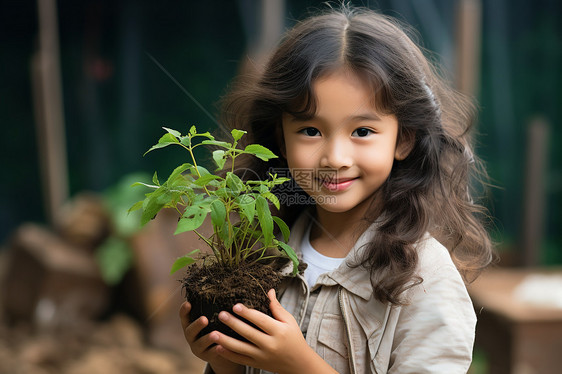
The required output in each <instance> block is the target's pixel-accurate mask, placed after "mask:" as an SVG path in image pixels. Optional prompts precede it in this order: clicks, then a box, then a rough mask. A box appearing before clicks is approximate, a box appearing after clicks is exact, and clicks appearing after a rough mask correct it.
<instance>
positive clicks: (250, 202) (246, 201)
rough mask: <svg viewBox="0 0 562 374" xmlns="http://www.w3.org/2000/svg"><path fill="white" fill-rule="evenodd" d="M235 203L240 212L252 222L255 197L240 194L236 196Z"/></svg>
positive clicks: (254, 213)
mask: <svg viewBox="0 0 562 374" xmlns="http://www.w3.org/2000/svg"><path fill="white" fill-rule="evenodd" d="M235 201H236V203H237V204H238V206H239V207H240V210H241V211H242V214H243V215H244V216H245V217H246V218H247V219H248V222H250V223H252V222H253V220H254V216H255V215H256V198H255V197H254V196H252V195H249V194H246V195H240V196H238V197H237V198H236V200H235Z"/></svg>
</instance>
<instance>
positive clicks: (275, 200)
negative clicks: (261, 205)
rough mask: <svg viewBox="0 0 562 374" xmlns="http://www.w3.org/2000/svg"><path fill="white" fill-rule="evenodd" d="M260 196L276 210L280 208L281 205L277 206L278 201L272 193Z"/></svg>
mask: <svg viewBox="0 0 562 374" xmlns="http://www.w3.org/2000/svg"><path fill="white" fill-rule="evenodd" d="M262 196H263V197H265V198H266V199H267V200H269V201H271V202H272V203H273V205H274V206H275V207H276V208H277V209H280V208H281V205H280V204H279V199H278V198H277V196H275V195H274V194H273V193H271V192H264V193H262Z"/></svg>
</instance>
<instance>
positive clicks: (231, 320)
mask: <svg viewBox="0 0 562 374" xmlns="http://www.w3.org/2000/svg"><path fill="white" fill-rule="evenodd" d="M234 309H239V308H236V307H235V308H233V310H234ZM245 309H247V310H250V309H248V308H245ZM256 312H257V311H256ZM257 313H260V312H257ZM252 314H253V313H252ZM239 315H240V316H241V317H244V318H246V317H245V316H243V315H241V314H239ZM264 316H265V315H264ZM266 317H267V316H266ZM219 319H220V320H221V322H222V323H224V324H225V325H227V326H228V327H230V328H231V329H233V330H234V331H236V332H237V333H238V334H240V335H242V336H243V337H245V338H246V339H248V340H249V341H251V342H252V343H254V344H258V342H259V338H260V335H263V333H262V332H261V331H259V330H257V329H256V328H254V327H253V326H250V325H249V324H247V323H246V322H243V321H241V320H240V319H238V318H236V316H235V315H233V314H231V313H228V312H225V311H223V312H220V313H219ZM246 319H247V320H248V321H249V322H252V323H254V324H255V325H256V326H259V325H258V324H256V323H255V322H254V321H252V320H250V319H248V318H246ZM260 328H261V327H260ZM264 331H265V330H264Z"/></svg>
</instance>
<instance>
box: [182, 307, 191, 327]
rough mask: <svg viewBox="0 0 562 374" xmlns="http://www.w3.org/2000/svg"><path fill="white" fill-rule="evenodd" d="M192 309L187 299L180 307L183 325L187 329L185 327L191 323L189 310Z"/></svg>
mask: <svg viewBox="0 0 562 374" xmlns="http://www.w3.org/2000/svg"><path fill="white" fill-rule="evenodd" d="M190 310H191V304H190V303H188V302H187V301H184V302H183V304H181V307H180V321H181V327H182V328H183V329H184V330H185V328H186V327H187V326H188V325H189V323H190V322H189V311H190Z"/></svg>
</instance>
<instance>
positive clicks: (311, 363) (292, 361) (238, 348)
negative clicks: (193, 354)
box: [209, 290, 336, 374]
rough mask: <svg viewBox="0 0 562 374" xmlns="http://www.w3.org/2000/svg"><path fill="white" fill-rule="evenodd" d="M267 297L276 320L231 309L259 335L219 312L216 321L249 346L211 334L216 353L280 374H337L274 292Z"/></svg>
mask: <svg viewBox="0 0 562 374" xmlns="http://www.w3.org/2000/svg"><path fill="white" fill-rule="evenodd" d="M268 296H269V299H270V300H271V304H270V309H271V312H272V314H273V317H274V318H275V319H273V318H271V317H269V316H268V315H266V314H264V313H261V312H259V311H257V310H255V309H249V308H246V307H245V306H244V305H242V304H236V305H235V306H234V307H233V308H232V310H233V311H234V312H235V313H236V314H237V315H239V316H240V317H243V318H245V319H246V320H248V321H249V322H252V323H253V324H255V325H256V326H258V327H259V328H260V329H261V330H262V331H260V330H258V329H256V328H254V327H252V326H250V325H248V324H246V323H244V322H243V321H241V320H239V319H238V318H236V317H235V316H234V315H233V314H231V313H228V312H224V311H223V312H220V314H219V319H220V320H221V321H222V322H223V323H224V324H226V325H228V326H229V327H230V328H232V329H233V330H234V331H236V332H237V333H239V334H240V335H242V336H243V337H245V338H246V339H248V340H249V341H250V342H251V343H247V342H242V341H240V340H237V339H234V338H231V337H229V336H227V335H224V334H222V333H220V332H218V331H213V332H211V333H210V334H209V338H210V340H211V341H212V342H214V343H216V344H217V346H216V347H215V351H216V352H217V353H218V354H220V355H221V356H222V357H224V358H225V359H227V360H229V361H231V362H236V363H239V364H241V365H248V366H251V367H255V368H259V369H265V370H268V371H271V372H275V373H279V374H283V373H311V374H312V373H323V374H325V373H336V371H335V370H334V369H333V368H332V367H331V366H329V365H328V364H327V363H326V362H325V361H324V360H322V358H321V357H320V356H318V355H317V354H316V352H314V351H313V350H312V348H310V346H309V345H308V344H307V343H306V341H305V339H304V336H303V335H302V332H301V330H300V327H299V325H298V323H297V321H296V320H295V318H294V317H293V316H292V315H291V314H290V313H289V312H287V311H286V310H285V309H284V308H283V307H282V306H281V304H280V303H279V301H277V298H276V296H275V291H274V290H270V291H269V293H268ZM252 343H253V344H252Z"/></svg>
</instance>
